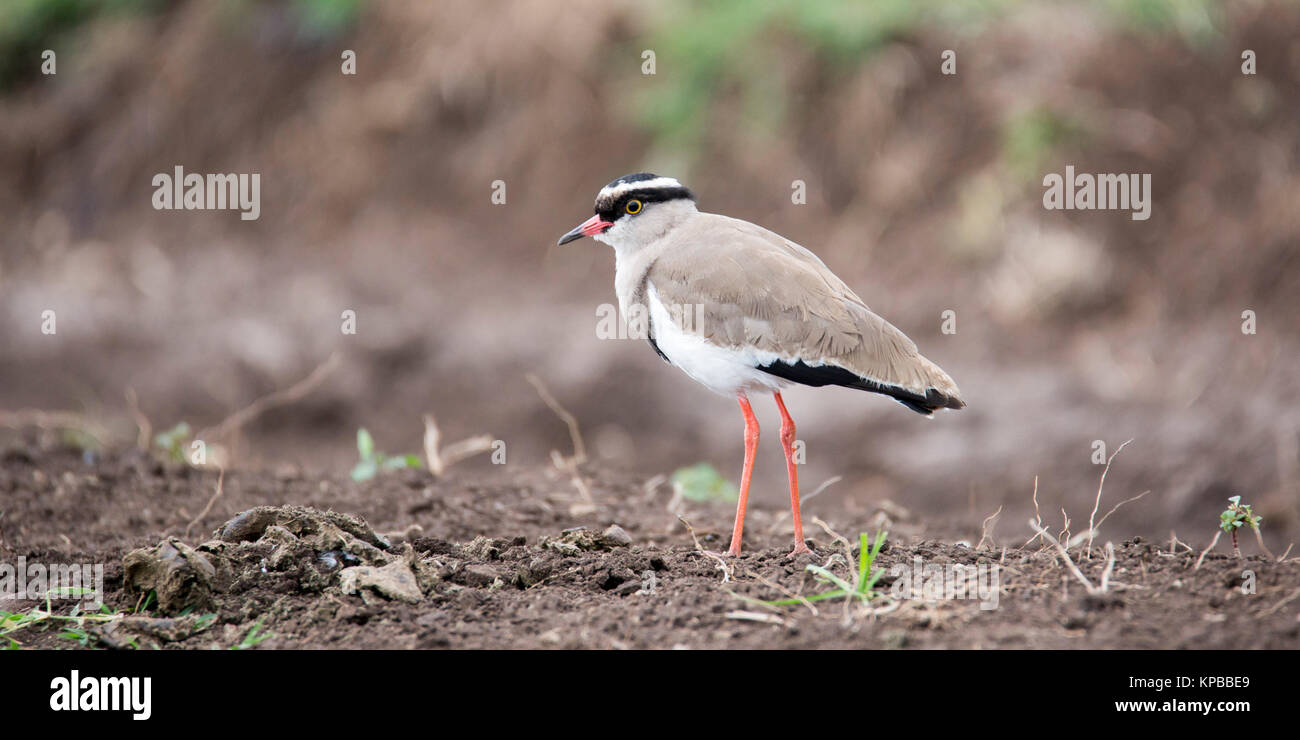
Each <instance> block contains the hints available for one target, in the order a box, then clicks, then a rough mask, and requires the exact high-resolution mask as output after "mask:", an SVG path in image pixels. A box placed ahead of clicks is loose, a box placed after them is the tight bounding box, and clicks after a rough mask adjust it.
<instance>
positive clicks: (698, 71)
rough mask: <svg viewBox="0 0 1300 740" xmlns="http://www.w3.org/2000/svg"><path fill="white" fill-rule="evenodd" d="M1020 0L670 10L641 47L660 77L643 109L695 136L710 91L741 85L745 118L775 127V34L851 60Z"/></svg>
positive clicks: (800, 1)
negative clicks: (921, 30) (649, 52)
mask: <svg viewBox="0 0 1300 740" xmlns="http://www.w3.org/2000/svg"><path fill="white" fill-rule="evenodd" d="M1012 2H1014V0H967V1H965V2H946V1H944V0H874V1H872V2H861V3H840V2H830V1H829V0H812V1H809V0H716V1H714V2H707V3H703V2H699V3H686V4H682V5H679V6H678V7H677V8H676V9H674V10H672V11H668V10H665V11H664V12H663V17H664V19H665V20H664V23H663V24H662V25H661V26H660V27H659V29H658V30H657V31H655V32H654V33H652V34H651V35H650V36H649V38H647V39H644V40H643V43H644V44H645V46H644V47H643V48H649V49H653V50H654V51H655V55H656V59H655V62H656V76H655V78H654V79H655V82H656V84H655V85H654V86H653V87H652V89H651V90H650V91H649V93H648V94H647V95H646V96H645V97H644V99H642V100H641V101H640V104H639V105H638V106H637V117H638V119H639V120H640V122H641V123H642V125H644V126H646V127H647V128H648V129H649V130H650V132H651V133H652V134H653V135H654V136H655V137H656V139H657V140H658V141H659V142H660V143H663V144H669V145H686V146H691V145H694V144H696V143H698V134H699V132H701V131H702V130H704V128H705V127H704V125H703V124H704V117H705V115H706V111H707V107H708V104H709V102H710V100H711V99H712V98H713V96H714V95H715V94H717V93H718V92H719V91H729V90H735V91H737V92H738V94H739V95H740V97H741V100H742V103H743V105H744V110H745V113H746V117H747V120H749V121H751V122H753V123H754V124H755V125H756V127H757V128H759V129H762V130H765V131H767V132H768V133H772V132H774V131H775V130H777V129H778V128H779V125H780V123H781V122H782V120H783V119H784V118H785V112H786V108H787V105H786V99H785V97H784V91H783V90H782V89H781V85H782V81H781V79H780V75H779V74H776V72H777V70H774V69H773V54H772V52H773V49H772V45H771V43H769V42H771V41H773V40H775V39H777V38H778V37H777V36H775V35H769V34H781V35H783V36H784V37H792V38H794V39H795V40H797V41H799V42H800V43H803V44H806V45H807V46H808V48H809V49H810V50H812V51H813V52H814V53H816V54H817V55H818V56H819V57H820V58H822V59H823V60H824V61H826V62H827V63H828V65H829V66H830V67H831V68H832V69H847V68H850V67H851V66H853V65H855V64H857V63H859V62H861V61H862V60H864V59H868V58H870V57H871V55H872V54H873V53H874V52H875V51H876V50H878V49H880V48H881V47H883V46H884V45H885V44H886V43H888V42H890V41H892V40H894V39H896V38H899V37H901V36H902V35H904V34H906V33H908V32H911V31H913V30H915V29H917V28H920V27H922V26H926V25H940V26H950V25H959V24H963V23H969V22H977V21H981V20H984V19H987V18H989V17H992V16H994V15H996V14H997V13H999V12H1000V11H1001V10H1002V9H1003V8H1004V7H1006V6H1007V5H1009V4H1011V3H1012Z"/></svg>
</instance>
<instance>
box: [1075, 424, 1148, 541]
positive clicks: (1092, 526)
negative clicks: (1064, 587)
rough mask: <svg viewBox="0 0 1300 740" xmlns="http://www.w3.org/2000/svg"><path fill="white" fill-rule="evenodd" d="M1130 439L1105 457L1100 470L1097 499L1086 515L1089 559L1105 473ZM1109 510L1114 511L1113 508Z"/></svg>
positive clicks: (1095, 531)
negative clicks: (1103, 466) (1103, 467)
mask: <svg viewBox="0 0 1300 740" xmlns="http://www.w3.org/2000/svg"><path fill="white" fill-rule="evenodd" d="M1132 441H1133V440H1131V439H1130V440H1127V441H1125V442H1124V444H1122V445H1120V446H1119V449H1117V450H1115V451H1114V452H1112V453H1111V455H1110V457H1109V458H1107V459H1106V468H1105V469H1104V470H1102V471H1101V482H1100V483H1098V484H1097V500H1096V502H1095V503H1093V505H1092V514H1090V515H1089V516H1088V549H1087V550H1086V551H1085V554H1086V555H1087V557H1088V559H1089V560H1091V559H1092V538H1093V535H1095V534H1096V533H1097V527H1098V526H1099V525H1097V524H1093V520H1095V519H1096V518H1097V509H1100V508H1101V489H1102V488H1105V486H1106V474H1107V473H1109V472H1110V464H1111V463H1112V462H1114V461H1115V456H1116V455H1118V454H1119V453H1121V452H1123V451H1124V448H1125V447H1128V443H1129V442H1132ZM1143 495H1145V494H1141V495H1139V496H1138V497H1137V498H1141V497H1142V496H1143ZM1115 508H1116V509H1118V508H1119V507H1118V506H1117V507H1115ZM1111 511H1114V509H1112V510H1111ZM1106 516H1110V514H1107V515H1106ZM1102 520H1103V521H1105V517H1103V518H1102Z"/></svg>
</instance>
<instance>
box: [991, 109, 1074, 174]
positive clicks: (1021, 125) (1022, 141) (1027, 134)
mask: <svg viewBox="0 0 1300 740" xmlns="http://www.w3.org/2000/svg"><path fill="white" fill-rule="evenodd" d="M1085 138H1086V131H1085V130H1084V128H1083V126H1082V124H1080V123H1078V122H1076V121H1074V120H1072V119H1070V118H1067V117H1066V116H1064V115H1061V114H1059V113H1056V112H1054V111H1051V110H1048V109H1046V108H1032V109H1030V110H1028V111H1025V112H1023V113H1021V114H1019V115H1016V116H1012V117H1011V118H1010V119H1009V120H1007V121H1006V123H1005V124H1003V128H1002V161H1003V162H1004V163H1005V164H1006V166H1007V168H1008V169H1009V170H1010V171H1011V173H1012V174H1013V175H1014V176H1015V177H1016V178H1017V179H1019V180H1021V181H1023V182H1030V181H1036V180H1037V178H1039V177H1041V176H1042V173H1043V167H1044V166H1045V164H1046V162H1047V159H1048V157H1049V156H1050V155H1051V153H1052V152H1053V151H1054V150H1056V149H1057V148H1058V147H1061V146H1062V145H1068V144H1077V143H1080V142H1081V141H1083V139H1085Z"/></svg>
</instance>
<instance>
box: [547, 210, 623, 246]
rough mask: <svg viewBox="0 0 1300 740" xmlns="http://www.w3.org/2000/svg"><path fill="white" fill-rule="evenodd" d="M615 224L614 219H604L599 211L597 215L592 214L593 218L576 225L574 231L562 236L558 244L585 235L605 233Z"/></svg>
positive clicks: (566, 242)
mask: <svg viewBox="0 0 1300 740" xmlns="http://www.w3.org/2000/svg"><path fill="white" fill-rule="evenodd" d="M613 225H614V223H613V222H612V221H602V220H601V218H600V214H599V213H598V214H596V215H595V216H592V217H591V218H589V219H587V220H586V221H583V222H582V223H581V224H579V225H577V226H575V227H574V228H573V231H570V232H569V233H567V234H565V235H564V236H562V237H560V241H559V242H558V244H568V243H569V242H571V241H573V240H574V239H581V238H582V237H584V236H595V235H596V234H603V233H605V230H606V229H608V228H610V227H611V226H613Z"/></svg>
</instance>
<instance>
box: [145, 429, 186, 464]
mask: <svg viewBox="0 0 1300 740" xmlns="http://www.w3.org/2000/svg"><path fill="white" fill-rule="evenodd" d="M192 436H194V431H193V430H192V429H190V425H189V424H186V423H185V422H183V421H182V422H181V423H179V424H177V425H176V426H174V427H172V428H171V429H168V430H167V431H165V432H159V433H158V434H155V435H154V438H153V444H154V446H155V447H157V448H158V449H160V450H162V451H163V453H164V454H165V455H166V456H167V458H168V459H169V460H172V461H174V462H181V463H183V462H185V448H186V443H187V442H189V441H190V437H192Z"/></svg>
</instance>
